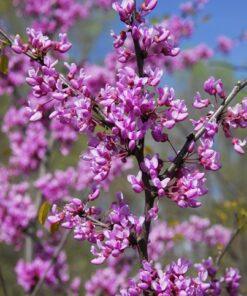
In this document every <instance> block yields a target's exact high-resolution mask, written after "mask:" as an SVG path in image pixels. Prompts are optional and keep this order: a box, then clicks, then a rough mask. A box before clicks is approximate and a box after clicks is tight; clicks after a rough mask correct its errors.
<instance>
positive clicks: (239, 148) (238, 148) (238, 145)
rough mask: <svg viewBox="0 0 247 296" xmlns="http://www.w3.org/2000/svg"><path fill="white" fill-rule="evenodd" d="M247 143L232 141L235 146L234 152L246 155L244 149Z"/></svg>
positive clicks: (236, 139)
mask: <svg viewBox="0 0 247 296" xmlns="http://www.w3.org/2000/svg"><path fill="white" fill-rule="evenodd" d="M246 143H247V141H246V140H240V139H238V138H233V139H232V144H233V147H234V150H235V151H237V152H238V153H240V154H244V149H243V147H244V146H245V145H246Z"/></svg>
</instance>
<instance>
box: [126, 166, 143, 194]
mask: <svg viewBox="0 0 247 296" xmlns="http://www.w3.org/2000/svg"><path fill="white" fill-rule="evenodd" d="M127 179H128V181H129V182H130V184H131V185H132V188H133V190H134V191H135V192H136V193H140V192H142V191H143V189H144V184H143V182H142V172H141V171H139V173H138V175H137V177H135V176H133V175H128V177H127Z"/></svg>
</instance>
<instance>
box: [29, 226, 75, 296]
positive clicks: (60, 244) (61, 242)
mask: <svg viewBox="0 0 247 296" xmlns="http://www.w3.org/2000/svg"><path fill="white" fill-rule="evenodd" d="M69 234H70V231H66V232H65V233H64V234H63V237H62V239H61V241H60V243H59V245H58V246H57V248H56V250H55V251H54V253H53V255H52V257H51V260H50V262H49V265H48V266H47V268H46V270H45V271H44V273H43V275H42V277H41V278H40V279H39V281H38V283H37V285H36V286H35V288H34V290H33V292H32V293H31V295H30V296H35V295H37V293H38V292H39V290H40V289H41V287H42V285H43V283H44V281H45V278H46V275H47V273H48V272H49V270H50V268H51V267H52V265H53V264H54V263H55V262H56V260H57V257H58V255H59V254H60V252H61V251H62V249H63V247H64V245H65V244H66V242H67V239H68V237H69Z"/></svg>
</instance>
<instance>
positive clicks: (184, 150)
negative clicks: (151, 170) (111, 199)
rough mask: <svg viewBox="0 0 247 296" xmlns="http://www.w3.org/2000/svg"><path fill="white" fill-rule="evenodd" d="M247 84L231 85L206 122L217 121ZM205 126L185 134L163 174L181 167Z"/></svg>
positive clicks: (239, 82) (244, 81) (171, 175)
mask: <svg viewBox="0 0 247 296" xmlns="http://www.w3.org/2000/svg"><path fill="white" fill-rule="evenodd" d="M246 85H247V79H246V80H243V81H238V82H237V84H236V85H235V86H234V87H233V89H232V91H231V92H230V94H229V95H228V97H227V98H226V99H225V100H224V101H223V102H222V104H221V105H220V106H219V108H218V109H217V110H216V111H215V112H214V113H213V114H212V116H211V117H210V119H209V121H208V122H213V121H215V120H216V121H219V120H220V117H221V115H222V114H223V112H224V111H225V109H226V107H227V106H228V105H229V104H230V103H231V101H232V100H233V99H234V98H235V97H236V95H237V94H238V93H239V92H240V91H241V90H242V89H243V88H244V87H245V86H246ZM205 131H206V128H205V126H203V127H202V128H201V129H200V130H199V131H198V132H197V133H196V134H194V133H191V134H190V135H189V136H187V140H186V142H185V144H184V145H183V147H182V148H181V150H180V152H179V153H178V155H177V156H176V158H175V160H174V161H173V163H172V164H171V165H170V167H169V168H168V169H167V170H166V171H165V173H164V174H163V176H168V177H170V178H173V177H174V175H175V173H176V171H177V170H178V169H179V168H180V167H181V165H182V164H183V163H184V159H185V156H186V155H187V153H188V150H189V147H190V145H191V144H192V143H193V142H197V141H198V140H199V139H200V138H201V137H202V136H203V135H204V133H205Z"/></svg>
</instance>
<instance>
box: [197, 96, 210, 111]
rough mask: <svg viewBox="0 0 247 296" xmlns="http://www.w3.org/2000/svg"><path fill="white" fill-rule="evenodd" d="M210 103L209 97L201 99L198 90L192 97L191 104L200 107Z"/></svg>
mask: <svg viewBox="0 0 247 296" xmlns="http://www.w3.org/2000/svg"><path fill="white" fill-rule="evenodd" d="M209 104H210V100H209V99H204V100H203V99H202V97H201V94H200V93H199V92H197V93H196V95H195V97H194V102H193V106H194V107H195V108H197V109H202V108H205V107H207V106H208V105H209Z"/></svg>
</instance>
